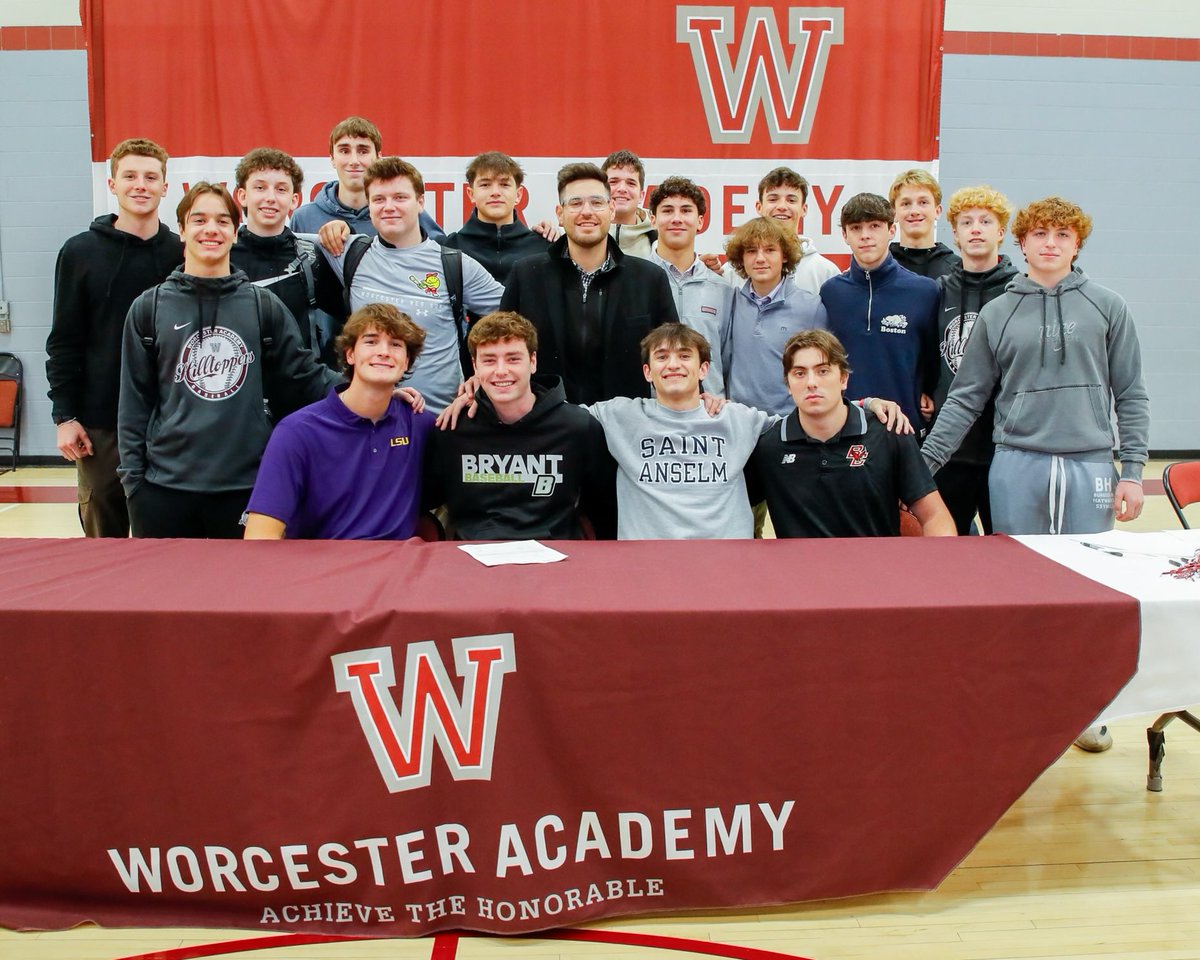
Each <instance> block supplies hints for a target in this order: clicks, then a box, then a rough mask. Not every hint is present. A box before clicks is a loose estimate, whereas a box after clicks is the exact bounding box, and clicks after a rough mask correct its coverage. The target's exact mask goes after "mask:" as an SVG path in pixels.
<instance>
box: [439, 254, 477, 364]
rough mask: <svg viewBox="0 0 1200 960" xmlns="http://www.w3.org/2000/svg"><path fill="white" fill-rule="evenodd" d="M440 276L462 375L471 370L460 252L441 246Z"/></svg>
mask: <svg viewBox="0 0 1200 960" xmlns="http://www.w3.org/2000/svg"><path fill="white" fill-rule="evenodd" d="M442 275H443V276H445V278H446V295H447V296H448V297H449V298H450V312H451V313H452V314H453V316H454V333H455V335H456V336H457V338H458V359H459V362H460V363H461V364H462V369H463V373H464V374H469V373H470V370H471V354H470V351H468V350H467V316H466V308H465V307H464V305H463V265H462V251H461V250H457V249H455V248H454V247H447V246H445V245H443V246H442Z"/></svg>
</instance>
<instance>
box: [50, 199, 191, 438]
mask: <svg viewBox="0 0 1200 960" xmlns="http://www.w3.org/2000/svg"><path fill="white" fill-rule="evenodd" d="M116 219H117V218H116V216H115V215H113V214H107V215H105V216H103V217H97V218H96V219H95V220H93V221H92V224H91V226H90V227H89V228H88V229H87V230H85V231H84V232H83V233H80V234H77V235H75V236H73V237H72V238H71V239H70V240H68V241H67V242H66V243H65V244H63V248H62V250H61V251H59V254H58V263H57V264H56V266H55V268H54V318H53V320H52V322H51V325H50V336H49V337H47V338H46V379H47V380H49V382H50V391H49V396H50V400H51V404H52V406H51V411H50V412H51V414H52V416H53V417H54V420H55V422H56V423H57V422H60V421H62V420H69V419H71V418H72V417H75V418H76V419H78V420H79V422H80V423H82V424H83V425H84V426H85V427H99V428H100V429H103V430H115V429H116V428H117V397H118V395H119V394H120V391H121V332H122V330H123V329H124V328H125V315H126V314H127V313H128V312H129V306H130V304H132V303H133V301H134V300H135V299H136V298H137V297H138V296H139V295H140V294H141V293H142V292H144V291H146V290H148V289H150V288H151V287H154V286H157V285H158V284H160V283H162V282H163V281H164V280H166V279H167V277H168V276H170V274H171V271H172V270H174V269H175V268H176V267H178V266H179V265H180V264H182V263H183V244H182V243H180V241H179V238H178V237H177V236H175V234H173V233H172V232H171V231H170V230H168V229H167V228H166V227H165V226H160V227H159V229H158V233H156V234H155V235H154V236H153V237H151V238H150V239H149V240H142V239H141V238H140V237H135V236H134V235H133V234H131V233H126V232H125V231H124V230H118V229H117V228H116V227H115V226H113V224H114V223H115V222H116Z"/></svg>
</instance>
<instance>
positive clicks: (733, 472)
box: [47, 117, 1149, 539]
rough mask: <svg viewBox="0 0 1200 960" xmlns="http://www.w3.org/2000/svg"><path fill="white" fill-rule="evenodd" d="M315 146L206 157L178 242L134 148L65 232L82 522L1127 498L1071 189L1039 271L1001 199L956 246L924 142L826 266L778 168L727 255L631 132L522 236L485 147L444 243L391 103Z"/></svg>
mask: <svg viewBox="0 0 1200 960" xmlns="http://www.w3.org/2000/svg"><path fill="white" fill-rule="evenodd" d="M329 147H330V158H331V162H332V164H333V167H334V170H335V171H336V173H337V179H336V181H331V182H330V183H329V184H328V185H326V187H325V188H324V190H323V191H322V192H321V193H320V194H319V195H318V196H317V198H316V199H315V200H314V201H313V202H312V203H309V204H307V205H304V206H301V205H300V200H301V189H302V183H303V174H302V173H301V171H300V169H299V167H298V165H297V164H296V163H295V161H294V160H292V158H291V157H289V156H287V155H286V154H284V153H282V152H281V151H278V150H272V149H266V148H263V149H258V150H254V151H251V153H249V154H247V156H246V157H245V158H243V160H242V161H241V163H240V164H239V165H238V167H237V170H236V177H235V179H236V186H235V190H234V192H233V194H230V193H229V192H228V191H227V190H226V189H225V188H224V187H223V186H220V185H214V184H209V183H198V184H195V185H193V186H192V188H191V189H190V190H189V191H188V193H187V195H186V196H185V197H184V199H183V201H182V202H181V203H180V205H179V207H178V210H177V218H178V222H179V227H180V235H181V238H182V243H181V242H180V239H179V238H176V237H175V236H174V235H173V234H172V233H171V232H170V231H169V230H168V229H167V228H166V227H165V226H163V225H162V224H161V223H160V222H159V217H158V205H159V202H160V201H161V199H162V197H163V196H164V194H165V190H166V162H167V157H166V154H165V152H164V151H163V150H162V149H161V148H160V147H158V146H157V145H155V144H153V143H151V142H149V141H144V140H131V141H126V142H124V143H122V144H121V145H119V146H118V147H117V148H116V150H114V152H113V155H112V159H111V178H110V180H109V187H110V190H111V191H112V192H113V194H114V195H115V196H116V198H117V206H118V213H117V214H116V215H115V216H112V215H110V216H107V217H100V218H98V219H97V220H96V221H95V222H94V223H93V224H92V226H91V229H90V230H89V231H87V232H86V233H84V234H80V235H79V236H77V237H74V238H72V239H71V240H69V241H68V242H67V244H66V245H65V246H64V248H63V250H62V253H61V254H60V257H59V263H58V268H57V271H56V280H55V283H56V289H55V316H54V324H53V328H52V331H51V334H50V338H49V340H48V342H47V354H48V359H47V371H48V375H49V380H50V387H51V389H50V395H51V399H52V401H53V413H54V418H55V421H56V423H57V424H58V441H59V449H60V450H61V451H62V452H63V454H64V456H66V457H67V458H68V459H70V460H73V461H75V462H76V463H77V465H78V469H79V490H80V517H81V521H82V523H83V526H84V529H85V531H86V532H87V533H88V534H89V535H91V536H125V535H127V534H128V531H129V529H130V525H131V526H132V530H133V533H134V535H139V536H239V535H242V533H243V525H244V535H245V536H248V537H252V536H285V535H286V536H293V537H295V536H304V537H407V536H410V535H412V533H413V531H414V529H415V524H416V517H417V514H418V512H419V511H421V510H422V509H425V508H429V507H433V506H444V507H445V517H446V519H448V521H449V523H450V524H451V527H452V530H453V532H454V534H455V535H458V536H463V537H470V538H473V539H485V538H489V537H515V536H553V537H569V536H582V535H585V534H586V535H591V534H592V533H594V534H595V535H597V536H613V535H617V536H620V537H625V538H657V537H738V536H749V535H750V534H751V531H753V529H754V524H753V520H752V519H750V517H751V514H750V504H751V498H752V497H753V498H754V499H756V500H757V499H762V500H765V502H766V503H767V505H768V508H769V511H770V514H771V517H772V520H773V523H774V526H775V529H776V532H777V534H778V535H781V536H850V535H870V534H880V535H883V534H894V533H897V532H898V529H899V510H898V507H897V505H898V503H901V502H902V503H904V504H905V505H906V506H907V508H908V509H909V510H911V511H912V512H913V513H914V514H915V515H916V516H917V518H918V519H919V520H920V521H921V523H922V525H923V526H924V528H925V531H926V532H927V533H951V534H952V533H954V532H955V530H957V532H958V533H967V532H970V531H971V529H972V526H973V524H975V523H978V524H979V527H980V528H981V529H983V530H984V531H985V532H991V531H992V530H997V531H1002V532H1011V533H1024V532H1068V531H1081V532H1091V531H1094V530H1098V529H1104V528H1106V527H1107V526H1108V525H1110V524H1111V522H1112V518H1113V516H1114V513H1115V515H1116V516H1117V517H1118V518H1120V519H1129V518H1131V517H1132V516H1136V515H1137V513H1138V511H1139V510H1140V505H1141V496H1140V486H1139V481H1140V471H1141V465H1142V464H1143V463H1144V462H1145V459H1146V446H1147V433H1148V421H1149V412H1148V401H1147V399H1146V392H1145V387H1144V384H1143V382H1142V378H1141V372H1140V358H1139V355H1138V346H1137V338H1136V333H1135V331H1134V328H1133V324H1132V321H1131V319H1130V318H1129V315H1128V311H1127V309H1126V308H1125V305H1124V302H1123V301H1122V300H1121V299H1120V298H1119V297H1118V296H1117V295H1116V294H1113V293H1111V292H1110V291H1107V290H1104V289H1103V288H1101V287H1099V286H1098V285H1096V284H1094V283H1092V282H1091V281H1089V280H1088V279H1087V278H1086V276H1084V274H1083V273H1082V272H1081V271H1080V270H1079V269H1078V267H1076V266H1075V265H1074V260H1075V257H1076V255H1077V253H1078V250H1079V248H1080V247H1081V246H1082V244H1083V242H1084V241H1085V240H1086V239H1087V236H1088V234H1089V232H1090V227H1091V222H1090V220H1089V219H1088V218H1087V217H1086V215H1084V214H1083V212H1082V211H1081V210H1079V208H1078V207H1076V206H1075V205H1073V204H1070V203H1068V202H1067V201H1064V200H1061V199H1059V198H1049V199H1047V200H1045V201H1039V202H1038V203H1034V204H1030V205H1029V206H1028V207H1027V208H1026V209H1024V210H1022V211H1021V213H1020V214H1019V215H1018V216H1017V218H1016V220H1015V221H1014V223H1013V231H1014V233H1015V235H1016V238H1017V241H1018V243H1019V244H1020V246H1021V249H1022V251H1023V253H1024V254H1025V258H1026V261H1027V264H1028V273H1027V274H1025V275H1022V274H1019V273H1018V272H1017V270H1016V269H1015V268H1014V267H1013V265H1012V264H1011V263H1010V262H1009V261H1008V258H1007V257H1003V256H1001V255H1000V253H999V247H1000V243H1001V241H1002V239H1003V237H1004V234H1005V231H1006V229H1007V227H1008V222H1009V219H1010V216H1011V207H1010V206H1009V204H1008V202H1007V200H1006V199H1005V198H1004V197H1003V196H1002V195H1001V194H999V193H998V192H997V191H995V190H992V189H991V188H987V187H978V188H968V189H966V190H960V191H958V193H956V194H955V195H954V196H953V197H952V198H951V199H950V203H949V216H948V219H949V222H950V226H951V229H952V232H953V237H954V242H955V245H956V246H957V248H958V251H959V253H958V255H956V254H955V253H954V252H953V251H952V250H951V249H950V248H948V247H946V246H945V245H943V244H938V243H936V242H935V241H934V227H935V224H936V222H937V220H938V218H939V217H940V215H941V202H942V197H941V192H940V189H939V188H938V185H937V183H936V181H934V180H933V179H932V178H931V177H930V176H929V175H928V174H927V173H925V172H924V171H920V170H913V171H906V172H905V173H903V174H901V175H900V176H898V177H897V178H896V180H895V182H894V183H893V184H892V187H891V190H890V192H889V196H887V197H884V196H881V195H876V194H869V193H863V194H859V195H857V196H855V197H852V198H850V199H849V200H847V201H846V202H845V203H844V204H843V206H842V208H841V215H840V227H841V230H842V235H843V238H844V239H845V241H846V243H847V245H848V247H849V248H850V252H851V257H852V259H851V263H850V267H849V269H848V270H846V271H844V272H841V271H839V270H838V269H837V267H836V266H834V265H833V264H832V263H831V262H830V261H829V260H827V259H826V258H824V257H822V256H821V255H820V254H819V253H817V252H816V251H815V249H814V247H813V244H812V243H811V241H810V240H808V239H807V238H806V237H804V236H803V235H802V234H801V233H800V229H801V227H802V223H803V219H804V216H805V213H806V212H807V200H808V184H807V182H806V181H805V179H804V178H803V177H801V176H800V175H799V174H797V173H796V172H795V171H793V170H791V169H789V168H787V167H779V168H776V169H774V170H772V171H770V172H769V173H767V174H766V175H765V176H764V177H763V179H762V181H761V182H760V184H759V191H758V202H757V203H756V212H757V214H758V216H757V217H754V218H752V219H751V220H750V221H749V222H747V223H746V224H744V225H743V226H741V227H739V228H738V229H737V230H736V231H735V232H734V233H733V234H732V236H730V237H729V238H728V239H727V242H726V243H725V254H726V258H725V262H724V264H721V263H720V262H719V261H714V259H713V258H712V257H711V256H708V255H704V256H702V255H699V254H698V253H697V251H696V237H697V234H698V233H699V231H700V228H701V225H702V223H703V220H704V217H705V215H706V214H707V203H706V195H705V193H704V191H703V190H701V189H700V187H699V186H698V185H697V184H695V183H694V182H693V181H691V180H688V179H686V178H683V177H668V178H667V179H665V180H663V181H662V182H661V183H659V184H658V185H657V186H656V187H655V188H654V189H653V190H651V191H650V192H649V194H648V195H647V191H646V175H645V169H644V167H643V165H642V163H641V161H640V159H639V158H638V157H637V156H636V155H635V154H633V153H631V152H629V151H618V152H616V153H614V154H612V155H611V156H610V157H609V158H608V159H607V160H606V161H605V163H604V164H603V165H601V166H596V165H594V164H591V163H585V162H581V163H572V164H567V165H566V166H564V167H563V168H562V170H561V171H560V172H559V176H558V183H557V190H558V203H557V206H556V214H557V221H558V222H557V225H555V224H551V223H547V222H544V223H541V224H537V225H536V226H535V228H534V229H532V230H531V229H530V228H528V227H526V226H525V225H524V224H523V223H522V222H521V220H520V219H519V217H518V216H517V208H518V204H519V201H520V198H521V191H522V181H523V171H522V170H521V167H520V165H519V164H518V163H517V162H516V161H514V160H513V159H512V158H511V157H508V156H507V155H505V154H501V153H497V152H489V153H484V154H481V155H480V156H479V157H477V158H475V160H473V161H472V163H471V164H470V166H469V167H468V169H467V187H468V191H469V196H470V198H471V200H472V201H473V203H474V207H475V209H474V212H473V213H472V214H471V217H470V219H469V220H468V222H467V223H466V224H464V226H463V228H462V229H461V230H459V231H457V232H455V233H453V234H451V235H450V236H449V237H447V236H445V235H444V233H443V232H442V231H441V229H440V228H439V227H438V225H437V224H436V223H434V221H433V220H432V218H431V217H430V216H429V215H428V213H427V212H426V211H425V209H424V192H425V188H424V182H423V179H422V176H421V174H420V172H419V171H418V170H416V169H415V168H414V167H413V166H412V165H411V164H409V163H407V162H406V161H404V160H402V159H400V158H398V157H385V156H381V152H382V141H381V138H380V136H379V132H378V130H377V129H376V128H375V127H374V126H373V125H372V124H370V123H369V122H368V121H366V120H363V119H362V118H358V117H351V118H348V119H347V120H345V121H343V122H342V123H340V124H338V125H337V126H336V127H335V128H334V130H333V131H332V133H331V135H330V143H329ZM643 198H645V201H646V203H647V206H646V208H643V207H642V206H641V203H642V202H643ZM243 215H244V216H245V224H244V225H242V224H241V220H242V217H243ZM289 220H290V224H291V226H289ZM560 228H561V236H559V235H558V230H559V229H560ZM897 230H899V237H898V238H897V236H896V234H897ZM852 368H853V369H852ZM343 371H344V373H345V375H344V376H343ZM464 381H465V387H464ZM401 383H403V384H404V385H405V386H406V387H411V388H413V390H409V391H400V390H397V387H398V385H400V384H401ZM456 398H457V399H456ZM872 398H880V399H879V401H878V402H875V401H874V400H873V399H872ZM852 399H853V400H857V401H865V402H866V407H868V408H870V409H872V410H874V411H875V413H876V416H877V417H878V419H879V420H881V421H891V420H898V421H899V426H898V427H897V430H900V429H903V427H904V426H906V425H907V424H911V425H912V427H913V428H914V429H915V430H916V436H906V435H905V434H904V433H902V432H889V431H888V430H887V429H885V428H884V427H882V426H881V425H880V424H879V423H877V422H876V417H870V416H867V415H866V414H865V413H864V408H863V407H862V406H857V405H855V404H852V403H850V402H849V401H850V400H852ZM474 400H477V403H472V401H474ZM889 401H894V402H889ZM423 403H427V404H428V405H429V406H430V408H431V409H432V410H434V411H440V410H443V409H447V410H448V413H449V414H450V415H449V416H448V417H447V418H446V419H447V420H448V421H450V422H454V423H456V426H454V428H453V429H448V430H438V429H435V427H434V425H433V418H432V416H431V415H430V414H428V413H424V412H422V405H423ZM467 404H471V410H470V414H471V415H470V416H465V417H461V418H460V417H457V416H456V415H457V413H458V412H459V410H460V409H461V408H462V407H464V406H465V405H467ZM1114 404H1115V411H1116V417H1117V422H1118V424H1119V428H1120V450H1119V454H1118V455H1119V457H1120V460H1121V462H1122V472H1121V476H1120V478H1118V477H1116V476H1115V473H1114V470H1113V466H1112V456H1111V451H1112V448H1113V445H1114V436H1113V432H1112V427H1111V419H1110V417H1109V410H1110V406H1112V405H1114ZM414 405H415V406H414ZM897 408H898V409H899V411H900V412H902V413H903V414H904V416H903V417H896V410H897ZM289 415H291V416H289ZM921 441H923V442H921ZM919 442H920V445H918V444H919ZM260 461H261V463H260ZM930 470H932V471H934V472H935V478H936V484H935V483H934V478H933V477H931V474H930ZM989 476H990V480H991V482H990V487H989V483H988V478H989ZM943 500H944V501H945V504H946V505H948V506H949V510H948V511H947V509H946V506H945V505H943ZM243 513H247V514H248V518H244V517H243Z"/></svg>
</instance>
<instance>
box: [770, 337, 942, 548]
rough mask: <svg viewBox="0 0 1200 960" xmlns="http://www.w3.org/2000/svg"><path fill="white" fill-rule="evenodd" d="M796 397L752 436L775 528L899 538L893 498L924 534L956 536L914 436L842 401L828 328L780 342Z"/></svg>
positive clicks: (837, 348) (839, 350) (840, 367)
mask: <svg viewBox="0 0 1200 960" xmlns="http://www.w3.org/2000/svg"><path fill="white" fill-rule="evenodd" d="M783 370H784V377H785V379H786V381H787V386H788V392H789V393H790V394H791V397H792V400H793V402H794V404H795V406H794V408H793V410H792V411H791V413H790V414H789V415H788V416H787V417H786V418H785V419H783V420H781V421H779V423H778V424H777V425H775V426H774V427H773V428H772V429H770V430H769V431H767V432H766V433H764V434H763V435H762V437H760V438H759V441H758V445H757V447H756V448H755V451H754V461H753V468H754V473H755V474H756V476H757V478H758V479H759V481H760V482H761V484H762V486H763V492H764V493H765V495H766V498H767V507H768V508H769V509H770V511H771V521H772V523H773V524H774V526H775V533H776V535H777V536H779V537H897V536H899V535H900V513H899V511H898V510H897V508H896V503H897V501H900V502H903V503H905V504H907V505H908V508H909V510H911V511H912V513H913V514H914V515H915V516H916V518H917V519H918V520H919V521H920V522H921V529H922V531H923V532H924V534H925V536H939V537H952V536H954V520H953V519H952V518H951V516H950V513H949V511H947V509H946V506H945V504H944V503H943V502H942V498H941V497H940V496H939V495H938V490H937V486H936V485H935V484H934V482H933V477H932V476H930V473H929V468H928V467H926V466H925V463H924V461H923V460H922V459H921V452H920V449H919V448H918V446H917V441H916V438H915V437H913V436H912V435H911V434H899V433H892V432H889V431H888V429H887V428H886V427H885V426H883V425H882V424H881V423H879V422H878V421H877V420H876V419H875V418H874V417H869V416H867V414H866V411H864V410H863V409H861V408H860V407H858V406H855V405H854V404H851V403H849V402H847V401H846V399H845V397H844V393H845V390H846V384H847V382H848V381H849V378H850V366H849V363H848V361H847V357H846V351H845V349H844V348H843V347H842V345H841V344H840V343H839V342H838V339H837V337H835V336H834V335H833V334H831V333H829V332H828V331H827V330H805V331H803V332H801V333H798V334H796V335H795V336H794V337H792V338H791V339H790V340H788V342H787V345H786V346H785V347H784V351H783Z"/></svg>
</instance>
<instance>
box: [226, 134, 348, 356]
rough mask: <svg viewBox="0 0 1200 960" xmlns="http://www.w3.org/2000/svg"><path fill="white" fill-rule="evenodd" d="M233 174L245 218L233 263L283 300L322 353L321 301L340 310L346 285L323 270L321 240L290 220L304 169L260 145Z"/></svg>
mask: <svg viewBox="0 0 1200 960" xmlns="http://www.w3.org/2000/svg"><path fill="white" fill-rule="evenodd" d="M234 179H235V180H236V183H237V189H236V190H235V192H234V199H236V200H237V202H238V206H240V207H241V208H242V210H243V211H244V212H245V215H246V222H245V223H244V224H242V226H241V227H239V228H238V234H237V240H236V241H235V242H234V244H233V248H232V249H231V250H230V251H229V261H230V264H231V265H232V267H233V269H235V270H241V271H243V272H244V273H245V274H246V276H247V277H249V278H250V280H251V282H252V283H256V284H258V285H259V286H261V287H265V288H266V289H268V290H270V291H271V292H272V293H273V294H275V296H277V297H278V298H279V299H280V300H282V301H283V305H284V306H285V307H287V309H288V313H290V314H291V315H292V318H293V319H294V320H295V321H296V329H297V331H298V332H299V334H300V340H301V342H302V343H303V344H304V346H306V347H308V348H309V349H310V350H312V351H313V352H314V353H315V354H317V355H318V356H319V355H320V354H321V353H322V348H323V347H324V344H323V343H322V342H321V339H320V335H319V333H318V332H317V326H316V310H317V307H318V303H320V304H323V305H325V306H326V307H327V308H329V307H332V308H333V309H337V301H338V298H339V296H340V294H341V290H340V289H339V288H338V286H337V284H336V283H333V282H331V281H332V275H331V274H329V273H328V272H327V271H322V270H321V260H322V257H321V255H320V253H318V252H317V248H316V244H314V243H313V242H312V241H311V240H305V239H302V238H300V237H297V236H296V235H295V234H294V233H293V232H292V231H291V229H290V228H289V227H288V225H287V220H288V217H289V216H291V214H292V211H294V210H295V209H296V207H297V206H299V204H300V190H301V188H302V187H303V186H304V171H302V170H301V169H300V165H299V164H298V163H296V161H295V160H293V159H292V158H291V157H290V156H288V155H287V154H286V153H284V152H283V151H282V150H274V149H271V148H269V147H258V148H257V149H255V150H251V151H250V152H249V153H248V154H246V155H245V156H244V157H243V158H242V160H241V162H240V163H239V164H238V165H237V169H236V171H235V172H234Z"/></svg>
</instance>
